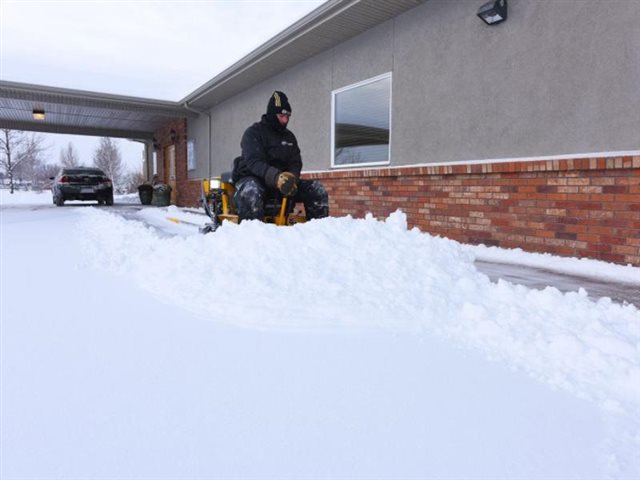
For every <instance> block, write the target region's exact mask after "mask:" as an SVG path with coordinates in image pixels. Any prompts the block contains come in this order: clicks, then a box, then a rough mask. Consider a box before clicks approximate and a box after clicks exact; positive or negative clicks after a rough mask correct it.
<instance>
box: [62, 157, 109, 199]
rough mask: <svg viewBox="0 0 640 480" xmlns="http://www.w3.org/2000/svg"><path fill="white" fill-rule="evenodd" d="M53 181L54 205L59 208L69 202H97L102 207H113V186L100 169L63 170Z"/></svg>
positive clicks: (79, 168)
mask: <svg viewBox="0 0 640 480" xmlns="http://www.w3.org/2000/svg"><path fill="white" fill-rule="evenodd" d="M51 180H53V183H52V185H51V193H53V203H55V204H56V205H57V206H59V207H61V206H62V205H64V202H65V201H67V200H97V201H98V204H100V205H102V204H105V203H106V204H107V205H113V184H112V183H111V180H110V179H109V177H107V176H106V175H105V173H104V172H103V171H102V170H100V169H99V168H90V167H73V168H63V169H62V170H60V172H59V173H58V175H56V176H55V177H51Z"/></svg>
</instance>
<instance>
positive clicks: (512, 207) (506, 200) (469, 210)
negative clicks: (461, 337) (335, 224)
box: [305, 156, 640, 266]
mask: <svg viewBox="0 0 640 480" xmlns="http://www.w3.org/2000/svg"><path fill="white" fill-rule="evenodd" d="M305 177H306V178H314V179H319V180H321V181H322V182H323V184H324V185H325V187H326V188H327V190H328V192H329V198H330V208H331V215H332V216H343V215H347V214H350V215H353V216H355V217H362V216H364V215H365V214H366V213H367V212H371V213H372V214H373V215H375V216H377V217H386V216H388V215H389V214H390V213H391V212H393V211H395V210H396V209H398V208H400V209H402V210H403V211H404V212H406V214H407V217H408V221H409V224H410V226H411V227H412V226H417V227H419V228H420V229H421V230H422V231H424V232H429V233H432V234H436V235H442V236H446V237H448V238H451V239H454V240H458V241H460V242H463V243H472V244H480V243H484V244H485V245H496V246H500V247H505V248H515V247H520V248H522V249H523V250H527V251H533V252H548V253H553V254H556V255H565V256H576V257H589V258H594V259H599V260H605V261H609V262H615V263H621V264H627V263H630V264H633V265H636V266H640V156H634V157H631V156H625V157H611V158H585V159H567V160H540V161H527V162H507V163H489V164H475V165H451V166H438V167H401V168H381V169H364V170H341V171H331V172H321V173H311V174H305Z"/></svg>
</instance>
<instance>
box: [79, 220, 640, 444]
mask: <svg viewBox="0 0 640 480" xmlns="http://www.w3.org/2000/svg"><path fill="white" fill-rule="evenodd" d="M83 213H84V214H85V215H84V220H83V222H82V224H81V228H82V230H83V232H82V238H83V239H84V250H85V252H86V258H87V260H88V262H89V264H91V265H95V266H98V267H100V268H105V269H108V270H111V271H115V272H118V273H120V274H122V275H127V276H129V277H132V278H134V279H135V281H136V282H138V283H139V284H140V285H142V286H143V287H144V288H146V289H148V290H149V291H151V292H153V293H154V295H156V296H157V297H158V298H160V299H162V300H163V301H164V302H167V303H171V304H175V305H179V306H181V307H182V308H184V309H187V310H189V311H191V312H193V313H195V314H196V315H198V316H200V317H203V318H207V319H210V320H212V321H215V322H221V323H228V324H232V325H236V326H242V327H251V328H258V329H277V330H298V331H300V330H302V331H314V330H324V331H326V330H333V331H335V330H339V329H345V328H346V329H380V328H382V329H388V330H390V331H396V332H410V333H413V334H419V335H432V334H435V335H437V336H439V337H444V338H448V339H451V340H453V341H454V342H455V343H456V344H458V345H461V346H465V347H470V348H473V349H477V350H480V351H483V352H484V353H485V354H486V355H487V356H489V357H490V358H492V359H499V360H502V361H505V362H507V363H508V364H510V365H512V366H513V367H514V368H519V369H522V370H525V371H527V372H528V373H529V374H530V375H532V376H533V377H535V378H538V379H540V380H542V381H545V382H547V383H549V384H551V385H554V386H557V387H561V388H564V389H566V390H568V391H571V392H573V393H574V394H577V395H579V396H581V397H584V398H589V399H592V400H595V401H597V402H598V403H599V404H600V405H602V406H605V407H607V408H609V409H614V410H618V409H621V410H627V411H629V410H631V411H633V410H634V409H636V408H638V407H640V311H639V310H638V309H637V308H636V307H634V306H633V305H619V304H615V303H613V302H611V301H610V300H609V299H606V298H604V299H601V300H599V301H598V302H594V301H592V300H590V299H589V298H587V295H586V292H584V291H580V292H571V293H566V294H562V293H561V292H560V291H558V290H557V289H555V288H550V287H549V288H546V289H544V290H532V289H528V288H525V287H523V286H517V285H513V284H510V283H508V282H504V281H499V282H498V283H491V281H490V280H489V278H488V277H487V276H486V275H484V274H482V273H480V272H478V271H477V270H476V268H475V266H474V264H473V261H474V256H473V255H472V254H471V253H470V251H469V250H468V249H466V248H464V247H463V246H461V245H460V244H458V243H457V242H453V241H450V240H447V239H443V238H438V237H432V236H430V235H426V234H423V233H421V232H420V231H418V230H417V229H413V230H407V226H406V217H405V215H404V214H402V213H399V212H397V213H395V214H392V215H391V216H390V217H389V218H388V219H387V220H386V221H384V222H383V221H377V220H375V219H374V218H372V217H367V218H366V219H364V220H354V219H352V218H348V217H347V218H328V219H324V220H322V221H312V222H309V223H307V224H303V225H296V226H294V227H291V228H279V227H275V226H272V225H265V224H262V223H259V222H245V223H243V224H241V225H234V224H229V223H225V224H224V225H223V226H222V227H221V228H220V229H219V230H218V231H217V232H216V233H215V234H210V235H206V236H203V235H199V234H196V233H195V232H196V229H195V227H192V229H191V230H190V232H193V234H190V235H186V236H174V237H166V236H162V235H160V234H159V233H158V232H156V231H155V230H154V229H152V228H149V227H146V226H144V225H143V224H142V223H139V222H133V221H126V220H123V219H122V218H120V217H117V216H115V215H112V214H109V213H107V212H105V211H100V210H97V209H88V210H87V211H84V212H83ZM639 442H640V440H639Z"/></svg>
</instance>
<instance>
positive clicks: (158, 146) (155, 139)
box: [151, 136, 160, 150]
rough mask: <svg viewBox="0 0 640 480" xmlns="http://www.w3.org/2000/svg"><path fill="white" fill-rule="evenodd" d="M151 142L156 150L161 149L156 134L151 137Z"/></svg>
mask: <svg viewBox="0 0 640 480" xmlns="http://www.w3.org/2000/svg"><path fill="white" fill-rule="evenodd" d="M151 143H152V145H153V149H154V150H160V142H158V139H157V138H156V137H155V136H154V137H153V138H152V139H151Z"/></svg>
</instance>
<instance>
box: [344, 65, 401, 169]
mask: <svg viewBox="0 0 640 480" xmlns="http://www.w3.org/2000/svg"><path fill="white" fill-rule="evenodd" d="M390 100H391V76H390V75H387V76H385V77H382V78H379V79H376V80H373V81H370V82H367V83H364V84H360V85H357V86H354V87H350V88H348V89H345V90H342V91H339V92H336V93H335V94H334V127H333V128H334V132H333V134H334V145H333V165H334V166H341V165H359V164H372V163H388V162H389V131H390V113H391V108H390Z"/></svg>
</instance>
